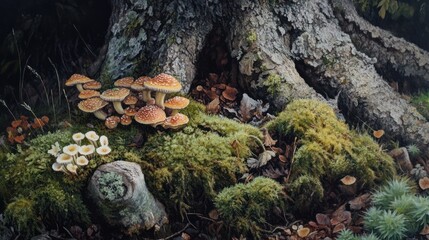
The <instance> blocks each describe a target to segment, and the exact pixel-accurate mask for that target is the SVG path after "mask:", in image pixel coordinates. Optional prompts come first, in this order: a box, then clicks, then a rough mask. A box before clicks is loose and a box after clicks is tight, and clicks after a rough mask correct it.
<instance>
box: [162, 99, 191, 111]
mask: <svg viewBox="0 0 429 240" xmlns="http://www.w3.org/2000/svg"><path fill="white" fill-rule="evenodd" d="M188 105H189V99H187V98H185V97H180V96H175V97H173V98H170V99H168V100H167V101H165V103H164V106H165V107H166V108H170V109H184V108H185V107H187V106H188Z"/></svg>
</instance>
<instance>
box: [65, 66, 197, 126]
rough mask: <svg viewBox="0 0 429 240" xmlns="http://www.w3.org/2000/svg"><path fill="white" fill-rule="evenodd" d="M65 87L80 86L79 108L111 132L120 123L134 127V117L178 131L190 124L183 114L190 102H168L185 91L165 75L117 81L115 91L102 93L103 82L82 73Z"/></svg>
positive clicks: (175, 80) (181, 100) (177, 82)
mask: <svg viewBox="0 0 429 240" xmlns="http://www.w3.org/2000/svg"><path fill="white" fill-rule="evenodd" d="M65 84H66V86H76V87H77V89H78V90H79V95H78V97H79V99H81V102H79V104H78V108H79V109H80V110H81V111H83V112H87V113H93V114H94V115H95V116H96V117H97V118H98V119H100V120H103V121H105V125H106V127H107V128H109V129H113V128H116V127H117V126H118V125H119V124H122V125H124V126H127V125H130V124H131V123H132V121H133V118H134V120H135V121H136V122H138V123H140V124H147V125H151V126H153V127H156V126H158V125H161V126H162V127H164V128H165V129H168V128H170V129H177V128H180V127H182V126H184V125H185V124H187V123H188V122H189V118H188V117H187V116H185V115H183V114H180V113H179V110H181V109H184V108H185V107H187V106H188V104H189V99H187V98H185V97H180V96H176V97H173V98H170V99H167V100H165V96H166V95H167V94H169V93H176V92H179V91H180V90H181V89H182V85H181V84H180V82H179V81H177V79H176V78H174V77H173V76H171V75H168V74H165V73H161V74H159V75H157V76H155V77H153V78H151V77H148V76H142V77H139V78H137V79H136V80H134V78H132V77H125V78H121V79H119V80H116V81H115V82H114V88H112V89H107V90H105V91H104V92H99V90H100V89H101V87H102V85H101V83H100V82H97V81H95V80H93V79H90V78H88V77H86V76H83V75H80V74H73V75H72V76H71V77H70V78H69V79H68V80H67V81H66V83H65ZM152 94H153V95H154V97H155V98H153V97H152ZM112 106H113V107H112ZM165 109H167V110H165ZM106 110H107V111H106ZM115 113H116V114H118V115H120V116H118V115H115Z"/></svg>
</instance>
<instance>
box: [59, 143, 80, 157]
mask: <svg viewBox="0 0 429 240" xmlns="http://www.w3.org/2000/svg"><path fill="white" fill-rule="evenodd" d="M78 152H79V145H77V144H70V145H67V146H65V147H63V153H65V154H68V155H70V156H73V157H75V156H76V155H77V153H78Z"/></svg>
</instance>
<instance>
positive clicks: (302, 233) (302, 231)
mask: <svg viewBox="0 0 429 240" xmlns="http://www.w3.org/2000/svg"><path fill="white" fill-rule="evenodd" d="M296 233H298V236H299V237H301V238H305V237H307V236H308V234H310V228H308V227H303V228H300V229H298V231H297V232H296Z"/></svg>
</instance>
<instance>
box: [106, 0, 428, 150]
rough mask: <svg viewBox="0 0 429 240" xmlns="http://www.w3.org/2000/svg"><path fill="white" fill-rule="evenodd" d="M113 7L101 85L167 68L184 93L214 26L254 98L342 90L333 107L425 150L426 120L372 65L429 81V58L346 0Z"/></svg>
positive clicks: (137, 2)
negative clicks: (223, 34)
mask: <svg viewBox="0 0 429 240" xmlns="http://www.w3.org/2000/svg"><path fill="white" fill-rule="evenodd" d="M334 7H336V9H337V11H336V12H334ZM115 8H120V10H114V14H113V15H112V22H114V24H112V29H111V32H112V36H111V37H110V38H109V48H108V51H107V54H106V61H105V63H104V67H103V74H102V77H103V78H104V79H105V81H106V82H108V81H111V80H114V79H115V78H118V77H120V76H124V75H130V74H131V75H135V76H138V75H140V74H151V75H155V74H157V73H160V72H167V73H170V74H173V75H175V76H177V77H178V79H179V80H180V81H181V82H182V83H183V85H184V88H183V92H188V91H189V87H190V85H191V83H192V81H193V80H194V78H195V75H196V71H197V61H198V57H199V55H200V52H201V50H202V48H203V47H204V44H205V38H206V36H207V34H208V33H209V32H210V31H211V30H212V29H213V26H215V25H220V26H221V27H222V28H223V30H224V31H225V32H227V36H226V40H225V41H226V43H227V44H228V46H229V48H230V51H231V57H232V58H233V59H234V61H237V62H238V69H237V71H238V82H239V84H240V86H241V87H242V88H243V89H245V90H246V91H248V92H250V93H251V95H252V96H254V97H257V98H265V99H267V100H269V101H270V102H271V103H272V105H274V106H275V107H276V108H277V109H282V108H283V107H284V106H285V105H286V104H288V103H289V102H290V101H292V100H294V99H298V98H315V99H320V100H322V101H324V98H323V97H322V95H321V94H327V95H329V96H330V97H334V96H335V94H337V93H341V94H340V97H339V106H340V108H341V110H342V111H343V113H345V114H346V115H347V117H348V119H349V120H355V121H356V120H357V121H359V122H365V123H366V124H367V125H369V126H370V127H371V128H373V129H380V128H381V129H384V130H385V131H386V133H387V134H386V136H387V137H388V138H390V139H391V140H401V141H403V143H404V144H409V143H415V144H417V145H418V146H419V147H420V148H421V149H422V150H424V151H425V152H426V153H429V149H428V148H427V145H428V144H429V123H427V121H426V120H425V119H424V118H423V117H422V116H421V115H420V114H419V113H418V112H417V111H416V110H415V108H414V107H412V106H411V105H410V104H409V103H408V102H407V101H406V100H405V99H402V98H401V96H400V95H399V94H398V93H396V92H395V91H393V89H392V88H391V87H390V86H389V85H388V84H387V83H386V81H385V80H387V81H396V79H392V78H391V76H392V74H390V75H389V74H387V73H388V71H387V70H386V71H379V72H377V71H376V67H377V68H378V69H382V68H383V69H390V68H392V69H394V71H396V72H398V73H400V74H401V76H402V77H405V78H409V79H411V78H413V79H416V80H413V83H415V86H419V87H422V86H423V87H426V86H427V83H428V79H429V77H428V71H429V67H428V66H429V55H428V54H427V52H425V51H423V50H421V49H419V48H418V47H417V46H415V45H413V44H411V43H408V42H406V41H404V40H402V39H399V38H396V37H394V36H393V35H391V34H390V33H388V32H387V31H384V30H381V29H379V28H377V27H375V26H372V25H370V24H369V23H368V22H366V21H365V20H363V19H362V18H361V17H359V16H358V15H357V13H356V10H355V9H354V6H353V5H351V4H350V2H349V1H347V2H346V3H342V2H341V1H340V0H334V1H333V2H332V3H331V2H330V1H329V0H307V1H298V0H294V1H277V2H275V3H269V1H263V0H261V1H252V0H237V1H227V0H208V1H197V0H175V1H171V2H169V3H165V2H162V1H145V0H133V1H131V2H129V3H124V2H120V4H118V5H117V6H116V7H114V9H115ZM335 13H336V14H335ZM360 50H361V51H362V52H360ZM297 69H298V70H297ZM380 73H381V74H384V76H381V75H380ZM383 77H385V78H386V79H383ZM327 102H332V101H329V99H328V101H327ZM333 107H337V106H336V104H334V106H333Z"/></svg>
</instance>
